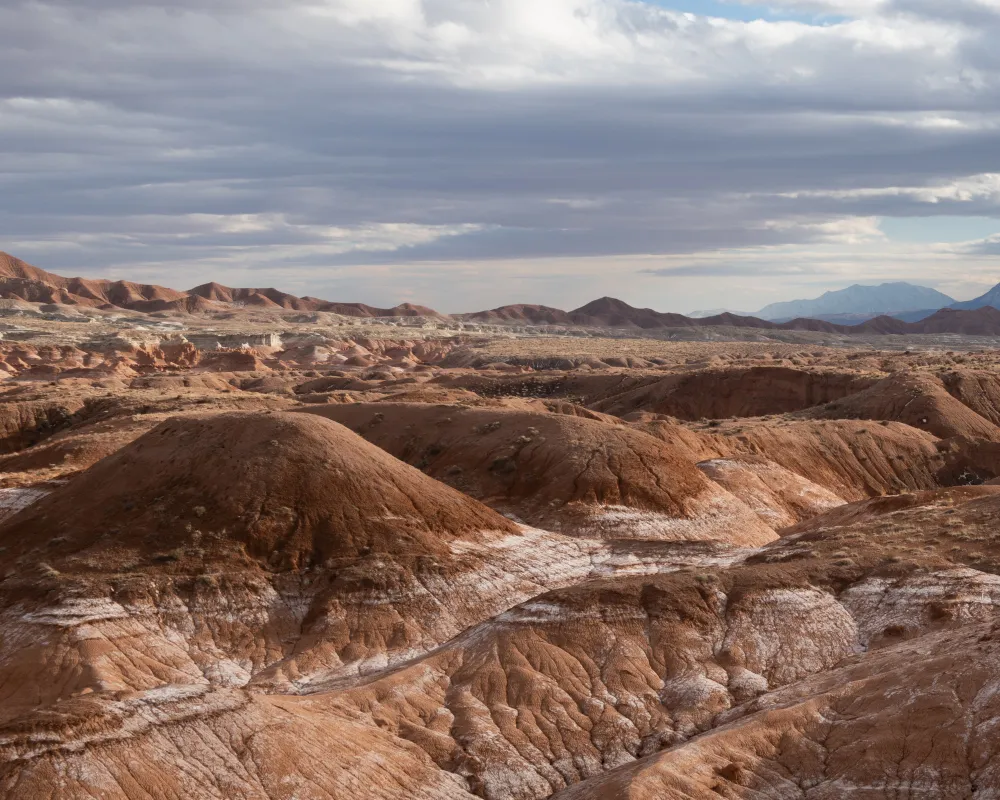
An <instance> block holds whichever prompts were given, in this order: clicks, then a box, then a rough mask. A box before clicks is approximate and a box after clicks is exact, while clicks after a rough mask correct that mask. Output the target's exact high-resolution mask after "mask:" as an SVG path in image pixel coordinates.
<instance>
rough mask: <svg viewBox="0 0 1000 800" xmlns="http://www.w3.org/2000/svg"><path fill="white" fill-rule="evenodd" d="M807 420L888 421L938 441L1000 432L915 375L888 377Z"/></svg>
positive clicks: (937, 383) (930, 378) (936, 382)
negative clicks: (903, 425)
mask: <svg viewBox="0 0 1000 800" xmlns="http://www.w3.org/2000/svg"><path fill="white" fill-rule="evenodd" d="M966 388H968V387H966ZM809 416H811V417H813V418H825V419H873V420H892V421H896V422H903V423H905V424H907V425H910V426H912V427H914V428H919V429H920V430H924V431H928V432H929V433H932V434H934V435H935V436H938V437H941V438H948V437H951V436H970V437H981V438H988V439H1000V428H998V427H997V426H996V425H994V424H993V423H992V422H990V421H989V420H988V419H986V418H984V417H982V416H980V415H979V414H977V413H976V412H975V411H973V410H972V409H971V408H969V407H968V406H966V405H965V404H964V403H962V402H961V401H960V400H958V399H956V398H955V397H954V396H953V395H952V394H949V392H948V390H947V389H946V388H945V385H944V383H943V381H942V380H941V379H940V378H938V377H937V376H934V375H930V374H927V373H919V372H901V373H897V374H895V375H890V376H889V377H888V378H885V379H883V380H881V381H878V382H877V383H875V384H874V385H872V386H870V387H869V388H867V389H864V390H862V391H860V392H858V393H856V394H854V395H852V396H849V397H843V398H840V399H837V400H834V401H833V402H831V403H829V404H828V405H826V406H824V407H823V408H817V409H815V410H813V411H812V412H809Z"/></svg>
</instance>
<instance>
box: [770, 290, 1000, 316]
mask: <svg viewBox="0 0 1000 800" xmlns="http://www.w3.org/2000/svg"><path fill="white" fill-rule="evenodd" d="M998 290H1000V287H998ZM997 299H998V301H1000V295H998V298H997ZM954 302H955V299H954V298H952V297H948V295H946V294H942V293H941V292H939V291H937V290H936V289H929V288H928V287H926V286H915V285H914V284H912V283H904V282H897V283H883V284H881V285H879V286H861V285H860V284H855V285H854V286H848V287H847V288H846V289H841V290H839V291H836V292H827V293H826V294H824V295H823V296H822V297H817V298H815V299H813V300H789V301H788V302H785V303H772V304H771V305H769V306H767V307H766V308H762V309H761V310H760V311H758V312H757V314H756V316H758V317H761V318H762V319H768V320H775V319H794V318H796V317H810V318H817V317H820V316H825V315H831V314H852V315H853V314H871V315H872V316H878V315H882V314H886V315H893V314H899V313H902V312H906V311H920V310H923V309H928V308H934V309H938V308H945V307H947V306H950V305H952V304H953V303H954ZM973 302H974V301H973Z"/></svg>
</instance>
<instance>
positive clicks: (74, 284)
mask: <svg viewBox="0 0 1000 800" xmlns="http://www.w3.org/2000/svg"><path fill="white" fill-rule="evenodd" d="M0 298H3V299H7V300H21V301H25V302H29V303H42V304H49V303H55V304H61V305H68V306H87V307H91V308H99V309H104V310H114V309H124V310H129V311H136V312H142V313H154V312H180V313H189V314H204V313H211V312H213V311H229V310H232V309H234V308H248V309H259V310H266V309H272V310H289V311H308V312H320V311H322V312H329V313H333V314H340V315H342V316H350V317H362V318H373V317H425V318H430V319H439V320H447V319H451V320H456V321H467V322H478V323H483V324H495V325H530V326H550V325H555V326H578V327H588V328H635V329H638V330H658V329H666V328H698V327H737V328H756V329H759V330H799V331H817V332H823V333H839V334H920V333H958V334H968V335H977V336H1000V285H998V286H996V287H995V288H993V289H991V290H990V291H989V292H987V293H986V294H984V295H982V296H981V297H978V298H976V299H975V300H970V301H968V302H965V303H956V302H954V301H953V300H952V298H950V297H948V296H947V295H944V294H941V293H940V292H936V291H934V290H933V289H927V288H925V287H922V286H913V285H911V284H907V283H895V284H883V285H882V286H852V287H849V288H848V289H844V290H842V291H840V292H827V293H826V294H825V295H823V297H820V298H817V299H816V300H796V301H792V302H790V303H775V304H773V305H771V306H768V307H767V309H765V310H764V311H767V313H769V314H778V313H786V312H787V311H788V310H789V309H795V308H812V309H818V310H817V311H815V312H814V315H813V316H802V317H796V318H794V319H790V320H787V321H776V320H773V319H763V318H761V317H759V316H751V315H743V314H734V313H732V312H729V311H723V312H720V313H717V314H711V315H708V316H702V317H694V316H684V315H683V314H673V313H664V312H660V311H654V310H653V309H651V308H635V307H633V306H630V305H629V304H628V303H626V302H624V301H622V300H617V299H615V298H613V297H602V298H600V299H599V300H594V301H593V302H591V303H587V304H586V305H585V306H581V307H580V308H577V309H575V310H573V311H563V310H561V309H558V308H551V307H549V306H541V305H509V306H501V307H500V308H494V309H491V310H489V311H477V312H473V313H469V314H452V315H447V314H440V313H438V312H437V311H434V310H433V309H431V308H427V307H426V306H418V305H413V304H411V303H404V304H402V305H398V306H395V307H393V308H375V307H373V306H368V305H365V304H364V303H340V302H331V301H329V300H321V299H319V298H316V297H296V296H295V295H292V294H288V293H286V292H282V291H279V290H278V289H272V288H266V289H260V288H232V287H229V286H223V285H222V284H218V283H205V284H202V285H201V286H196V287H195V288H193V289H190V290H188V291H178V290H176V289H168V288H166V287H163V286H155V285H151V284H145V283H133V282H130V281H106V280H92V279H86V278H64V277H62V276H60V275H56V274H55V273H52V272H46V271H45V270H42V269H39V268H38V267H33V266H32V265H30V264H28V263H26V262H24V261H21V260H20V259H18V258H15V257H14V256H10V255H7V254H6V253H2V252H0ZM887 298H895V299H893V300H892V301H891V303H890V300H889V299H887ZM899 298H904V299H903V300H900V299H899ZM938 298H941V299H943V301H947V305H948V306H950V307H948V308H945V307H939V308H938V309H937V310H928V309H927V308H926V307H925V308H923V309H903V310H899V307H900V306H902V305H912V304H914V303H917V304H920V303H921V302H924V303H925V302H927V301H928V300H935V299H938ZM882 303H890V305H891V306H894V307H895V310H896V313H897V314H898V315H899V316H906V317H909V318H911V319H912V321H907V320H906V319H900V318H898V317H897V316H896V315H890V314H887V313H878V315H877V316H872V314H875V313H877V312H873V311H871V310H870V309H871V308H875V307H877V306H879V305H880V304H882ZM859 306H860V308H859ZM768 309H770V311H768ZM837 309H839V310H837ZM761 313H764V312H761ZM823 316H826V317H828V318H827V319H823V318H822V317H823ZM779 320H780V317H779ZM833 320H837V321H833ZM844 323H846V324H844Z"/></svg>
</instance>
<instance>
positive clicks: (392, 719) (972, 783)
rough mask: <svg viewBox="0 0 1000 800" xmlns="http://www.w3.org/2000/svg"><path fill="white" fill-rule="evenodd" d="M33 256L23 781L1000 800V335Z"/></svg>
mask: <svg viewBox="0 0 1000 800" xmlns="http://www.w3.org/2000/svg"><path fill="white" fill-rule="evenodd" d="M23 275H24V276H26V277H21V278H17V279H16V280H18V281H22V282H23V285H22V283H18V284H17V285H18V286H21V287H22V294H24V295H25V298H27V299H25V298H22V299H20V300H17V301H7V302H9V303H11V304H12V305H10V307H9V308H6V317H5V319H6V320H7V321H5V322H4V323H3V330H4V332H5V337H4V339H2V340H0V372H2V383H0V453H2V454H0V481H2V486H0V578H2V580H0V636H2V640H0V641H2V646H0V796H2V797H5V798H17V799H18V800H55V799H56V798H59V799H60V800H63V799H66V798H111V799H113V800H160V798H164V799H166V798H220V799H221V798H253V799H254V800H258V799H259V800H264V799H265V798H267V799H268V800H292V799H293V798H295V799H296V800H313V799H315V800H319V799H320V798H324V799H329V798H337V800H390V799H392V800H403V799H404V798H424V799H426V800H440V799H441V798H445V799H448V800H460V799H462V800H471V799H472V798H484V799H486V800H543V798H550V797H554V798H560V800H570V799H571V798H572V799H573V800H578V799H586V800H589V799H591V798H594V799H597V798H601V799H602V800H603V799H604V798H608V799H610V798H623V799H624V798H630V799H631V800H653V799H654V798H655V799H656V800H661V799H663V798H705V799H706V800H708V798H719V797H724V798H745V799H746V800H762V799H763V798H809V800H833V799H834V798H844V797H850V798H857V799H858V800H883V799H886V800H888V799H889V798H893V799H895V798H948V799H951V798H954V799H955V800H958V798H980V799H981V800H986V798H995V797H997V796H998V794H1000V755H998V752H1000V748H998V746H997V742H998V735H997V726H998V723H1000V699H998V698H1000V693H998V691H997V687H998V686H1000V617H998V614H997V607H998V604H1000V538H998V535H997V527H998V521H1000V487H998V486H995V485H994V484H996V483H997V482H998V478H1000V427H998V426H1000V371H998V362H1000V354H998V352H997V351H994V350H990V349H983V348H982V347H981V346H978V345H977V347H976V348H974V349H965V350H952V351H945V350H941V349H939V348H938V349H935V348H934V347H933V346H928V347H925V348H923V349H921V348H917V347H914V346H912V344H910V343H909V342H907V343H906V346H909V347H910V348H911V349H910V350H909V351H906V350H904V349H903V348H902V347H900V348H899V349H896V350H887V349H878V348H872V347H871V346H869V345H867V344H858V345H855V346H852V347H839V348H832V347H822V346H817V345H815V344H810V343H808V342H798V343H796V342H784V343H782V342H777V341H759V342H747V341H742V342H721V341H712V342H698V341H690V342H670V341H664V340H661V339H656V338H633V339H628V338H623V337H620V336H602V335H599V333H597V332H593V333H592V334H591V335H588V336H586V337H583V338H581V337H579V336H575V335H568V334H567V335H560V336H556V335H543V333H540V332H538V331H535V332H533V333H524V332H523V331H517V330H514V329H511V330H510V331H508V332H503V331H495V330H494V331H491V330H488V329H486V328H484V327H481V328H480V329H465V328H463V327H462V325H464V323H462V324H460V325H459V327H457V328H456V327H448V326H449V324H450V323H447V322H442V321H440V320H438V321H434V320H433V319H431V318H430V317H427V316H426V315H424V316H422V314H423V312H424V311H428V310H426V309H423V310H422V309H420V308H419V307H409V308H401V309H395V310H391V311H393V313H394V315H395V316H394V317H393V318H392V319H388V318H382V317H378V316H377V314H376V312H378V309H369V310H368V312H364V313H368V314H369V316H368V317H361V316H357V315H355V316H348V315H345V314H344V313H341V312H344V311H345V310H347V311H353V312H356V314H361V313H362V311H363V310H362V311H358V309H357V308H353V309H349V308H347V306H337V305H336V304H332V305H331V304H328V305H327V306H324V307H323V309H325V310H316V309H317V308H318V307H316V306H310V305H309V304H308V303H306V304H305V305H303V306H302V307H301V308H299V307H295V303H293V302H292V301H291V300H288V299H287V298H284V299H283V298H282V297H278V296H277V295H268V294H265V292H267V291H270V290H230V289H227V288H226V287H219V286H214V285H207V286H206V287H201V289H202V290H201V291H200V293H199V294H196V295H195V294H190V293H189V294H179V293H174V294H171V293H170V292H169V290H163V291H159V292H157V291H152V290H148V287H147V289H143V288H142V287H137V286H136V285H131V284H130V285H124V286H118V285H104V284H97V283H92V284H79V285H77V284H71V283H67V284H65V285H54V284H53V286H52V287H51V290H45V292H42V290H40V289H38V288H37V286H36V283H38V282H39V281H41V282H44V281H43V278H44V275H43V276H42V277H38V276H35V277H31V275H32V273H28V272H23ZM36 279H37V280H36ZM10 280H14V278H10ZM32 281H35V283H32ZM46 285H48V284H46ZM25 287H27V288H25ZM32 287H34V288H32ZM153 288H155V287H153ZM28 289H30V290H31V291H30V292H29V291H28ZM31 292H34V293H35V294H32V293H31ZM39 292H41V294H38V293H39ZM46 292H48V293H46ZM88 292H89V293H90V294H91V295H94V296H95V299H93V304H92V305H90V306H88V305H86V304H77V305H69V304H67V303H63V304H60V303H59V301H60V299H62V300H64V301H65V300H69V299H72V297H83V298H85V299H86V297H88V296H89V295H87V294H86V293H88ZM240 292H242V294H240ZM36 294H38V296H36ZM71 295H72V297H71ZM109 297H110V298H111V299H112V300H114V299H115V298H118V299H117V301H116V302H118V303H120V304H126V306H125V310H122V308H120V307H119V308H118V310H117V311H112V310H109V309H107V308H104V306H105V305H107V304H106V303H105V302H104V301H105V300H108V298H109ZM192 297H198V298H200V299H199V300H197V301H196V300H192V299H191V298H192ZM202 301H203V302H202ZM265 301H267V302H265ZM74 302H75V301H74ZM303 302H305V301H303ZM310 302H311V301H310ZM33 303H34V304H33ZM268 303H270V304H271V305H268ZM129 304H130V305H129ZM272 305H273V306H274V307H273V308H272V307H271V306H272ZM88 309H89V311H88ZM85 311H86V313H84V312H85ZM536 316H537V314H536ZM550 316H551V315H550ZM554 319H555V318H554ZM373 320H375V321H373ZM502 321H503V320H501V322H502ZM515 321H520V322H523V320H521V319H520V318H516V319H515ZM557 321H558V320H557ZM492 322H496V320H492V321H491V324H492ZM931 345H933V343H931Z"/></svg>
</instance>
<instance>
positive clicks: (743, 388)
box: [590, 367, 873, 420]
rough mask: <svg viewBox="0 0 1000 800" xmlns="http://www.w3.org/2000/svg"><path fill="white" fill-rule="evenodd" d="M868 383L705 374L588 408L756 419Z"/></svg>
mask: <svg viewBox="0 0 1000 800" xmlns="http://www.w3.org/2000/svg"><path fill="white" fill-rule="evenodd" d="M872 382H873V379H871V378H867V377H863V376H859V375H857V374H855V373H839V372H809V371H806V370H797V369H789V368H787V367H754V368H750V369H737V370H708V371H704V372H695V373H692V374H681V375H671V376H670V377H667V378H661V379H659V380H656V381H646V382H645V385H641V386H639V387H637V388H634V389H632V390H627V391H623V392H619V393H616V394H614V395H612V396H608V397H605V398H604V399H601V400H598V401H596V402H592V403H590V407H591V408H594V409H595V410H597V411H603V412H605V413H607V414H614V415H616V416H624V415H626V414H629V413H632V412H635V411H648V412H651V413H654V414H667V415H669V416H672V417H677V418H678V419H685V420H698V419H722V418H725V417H758V416H763V415H765V414H782V413H786V412H789V411H799V410H802V409H805V408H810V407H812V406H816V405H819V404H821V403H828V402H830V401H831V400H838V399H841V398H844V397H847V396H849V395H851V394H854V393H855V392H858V391H859V390H861V389H863V388H865V387H867V386H870V385H871V384H872Z"/></svg>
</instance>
